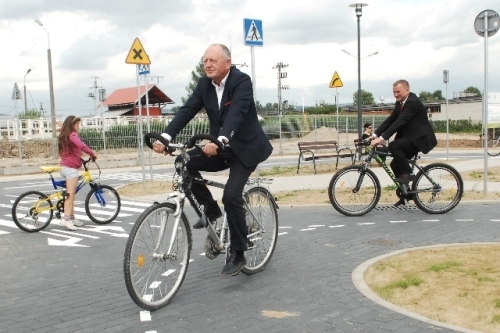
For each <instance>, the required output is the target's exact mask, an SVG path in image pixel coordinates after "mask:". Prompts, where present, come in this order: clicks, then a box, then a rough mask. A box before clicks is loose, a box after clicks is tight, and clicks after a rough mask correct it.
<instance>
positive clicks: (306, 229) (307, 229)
mask: <svg viewBox="0 0 500 333" xmlns="http://www.w3.org/2000/svg"><path fill="white" fill-rule="evenodd" d="M309 230H316V228H305V229H300V230H299V231H309Z"/></svg>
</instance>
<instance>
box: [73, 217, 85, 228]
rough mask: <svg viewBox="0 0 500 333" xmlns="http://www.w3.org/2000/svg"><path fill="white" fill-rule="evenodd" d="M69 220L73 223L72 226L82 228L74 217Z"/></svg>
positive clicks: (81, 224)
mask: <svg viewBox="0 0 500 333" xmlns="http://www.w3.org/2000/svg"><path fill="white" fill-rule="evenodd" d="M70 219H71V222H73V225H74V226H75V227H82V226H83V223H82V222H80V221H79V220H77V219H76V217H72V218H70Z"/></svg>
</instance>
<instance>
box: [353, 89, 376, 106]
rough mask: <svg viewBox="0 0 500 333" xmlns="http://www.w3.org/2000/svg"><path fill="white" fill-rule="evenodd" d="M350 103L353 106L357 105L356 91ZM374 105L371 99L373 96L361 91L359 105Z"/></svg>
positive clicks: (373, 100)
mask: <svg viewBox="0 0 500 333" xmlns="http://www.w3.org/2000/svg"><path fill="white" fill-rule="evenodd" d="M352 101H353V102H354V105H358V91H357V90H356V91H355V92H354V94H353V95H352ZM371 104H375V98H373V94H372V93H371V92H368V91H366V90H363V89H361V105H371Z"/></svg>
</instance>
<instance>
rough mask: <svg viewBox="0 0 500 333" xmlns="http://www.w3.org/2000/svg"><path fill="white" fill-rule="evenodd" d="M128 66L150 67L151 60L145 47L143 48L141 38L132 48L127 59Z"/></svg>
mask: <svg viewBox="0 0 500 333" xmlns="http://www.w3.org/2000/svg"><path fill="white" fill-rule="evenodd" d="M125 62H126V63H127V64H137V65H150V64H151V60H149V57H148V54H147V53H146V50H144V47H142V44H141V41H140V40H139V38H136V39H135V40H134V44H132V47H131V48H130V51H129V53H128V56H127V59H125Z"/></svg>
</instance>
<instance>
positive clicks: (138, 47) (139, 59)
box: [125, 38, 151, 189]
mask: <svg viewBox="0 0 500 333" xmlns="http://www.w3.org/2000/svg"><path fill="white" fill-rule="evenodd" d="M125 63H127V64H135V65H150V64H151V60H149V57H148V54H147V53H146V50H144V47H143V46H142V44H141V41H140V40H139V38H136V39H135V40H134V43H133V44H132V47H131V48H130V51H129V52H128V55H127V58H125ZM136 68H137V69H136V78H137V107H138V111H139V112H138V120H137V124H138V136H139V140H137V142H138V149H139V156H140V158H141V164H142V188H143V189H146V184H145V173H144V138H143V133H142V106H141V88H140V82H139V66H136ZM148 68H149V66H148ZM146 94H147V91H146Z"/></svg>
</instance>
